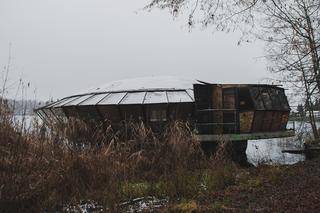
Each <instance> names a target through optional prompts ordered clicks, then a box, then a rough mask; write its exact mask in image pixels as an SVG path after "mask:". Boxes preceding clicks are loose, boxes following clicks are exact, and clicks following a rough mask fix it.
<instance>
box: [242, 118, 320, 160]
mask: <svg viewBox="0 0 320 213" xmlns="http://www.w3.org/2000/svg"><path fill="white" fill-rule="evenodd" d="M318 124H320V123H318ZM293 127H294V128H295V130H296V136H295V137H290V138H273V139H262V140H249V141H248V147H247V151H246V153H247V158H248V161H249V162H250V163H252V164H254V165H257V164H258V163H266V164H294V163H297V162H299V161H303V160H305V156H304V155H303V154H290V153H282V152H281V151H282V150H284V149H298V148H302V145H303V140H302V139H301V138H304V137H305V136H307V135H309V134H310V131H311V126H310V124H309V123H307V122H301V121H295V122H294V123H293V122H289V123H288V126H287V128H288V129H290V128H293Z"/></svg>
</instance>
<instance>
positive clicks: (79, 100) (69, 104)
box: [64, 94, 92, 106]
mask: <svg viewBox="0 0 320 213" xmlns="http://www.w3.org/2000/svg"><path fill="white" fill-rule="evenodd" d="M91 96H92V94H91V95H84V96H81V97H79V98H77V99H75V100H73V101H70V102H69V103H67V104H65V105H64V106H75V105H78V104H80V103H81V102H82V101H84V100H87V99H88V98H90V97H91Z"/></svg>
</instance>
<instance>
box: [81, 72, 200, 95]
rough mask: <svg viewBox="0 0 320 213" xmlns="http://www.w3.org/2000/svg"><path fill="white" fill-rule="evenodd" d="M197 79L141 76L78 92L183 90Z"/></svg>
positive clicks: (190, 87) (189, 87) (191, 87)
mask: <svg viewBox="0 0 320 213" xmlns="http://www.w3.org/2000/svg"><path fill="white" fill-rule="evenodd" d="M195 83H199V82H198V81H197V80H193V79H184V78H177V77H174V76H158V77H142V78H132V79H125V80H118V81H112V82H109V83H107V84H105V85H102V86H98V87H92V88H90V89H87V90H83V91H81V92H80V93H79V94H88V93H102V92H120V91H150V90H185V89H193V84H195Z"/></svg>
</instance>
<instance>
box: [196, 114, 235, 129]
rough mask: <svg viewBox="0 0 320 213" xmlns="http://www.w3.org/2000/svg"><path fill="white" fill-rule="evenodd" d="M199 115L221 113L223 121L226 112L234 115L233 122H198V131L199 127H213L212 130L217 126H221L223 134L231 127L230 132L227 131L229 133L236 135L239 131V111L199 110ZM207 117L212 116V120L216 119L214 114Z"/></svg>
mask: <svg viewBox="0 0 320 213" xmlns="http://www.w3.org/2000/svg"><path fill="white" fill-rule="evenodd" d="M197 112H198V113H201V112H221V113H222V115H221V119H222V121H223V118H224V116H223V113H224V112H229V113H233V116H234V117H233V122H221V120H220V121H219V122H202V121H201V120H197V122H196V127H197V129H198V127H200V126H212V128H214V127H215V126H220V127H222V129H223V132H225V128H226V127H228V126H229V128H230V129H229V128H228V129H229V130H228V131H227V132H228V133H236V132H237V131H238V110H236V109H201V110H197ZM207 116H212V119H214V114H209V113H208V115H207Z"/></svg>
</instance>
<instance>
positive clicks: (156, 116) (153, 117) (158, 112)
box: [149, 109, 167, 122]
mask: <svg viewBox="0 0 320 213" xmlns="http://www.w3.org/2000/svg"><path fill="white" fill-rule="evenodd" d="M149 120H150V121H151V122H159V121H167V112H166V110H165V109H151V110H150V118H149Z"/></svg>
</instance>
